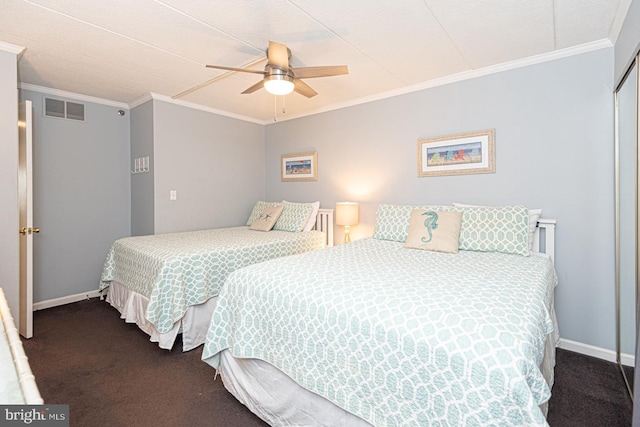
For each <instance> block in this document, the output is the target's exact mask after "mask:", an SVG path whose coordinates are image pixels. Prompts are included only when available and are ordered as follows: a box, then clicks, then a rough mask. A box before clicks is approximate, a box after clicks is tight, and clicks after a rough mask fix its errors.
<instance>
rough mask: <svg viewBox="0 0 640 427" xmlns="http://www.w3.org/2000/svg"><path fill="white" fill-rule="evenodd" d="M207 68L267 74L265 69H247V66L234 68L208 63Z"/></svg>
mask: <svg viewBox="0 0 640 427" xmlns="http://www.w3.org/2000/svg"><path fill="white" fill-rule="evenodd" d="M206 67H207V68H217V69H219V70H228V71H239V72H241V73H254V74H262V75H263V76H264V75H265V72H264V71H259V70H247V69H246V68H234V67H223V66H221V65H207V66H206Z"/></svg>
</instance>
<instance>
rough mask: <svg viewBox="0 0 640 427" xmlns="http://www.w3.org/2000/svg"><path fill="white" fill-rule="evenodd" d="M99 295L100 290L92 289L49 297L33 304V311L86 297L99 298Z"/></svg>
mask: <svg viewBox="0 0 640 427" xmlns="http://www.w3.org/2000/svg"><path fill="white" fill-rule="evenodd" d="M99 296H100V291H98V290H95V291H90V292H83V293H81V294H75V295H68V296H66V297H60V298H54V299H49V300H46V301H40V302H36V303H34V304H33V311H36V310H44V309H45V308H51V307H57V306H59V305H65V304H69V303H72V302H78V301H82V300H84V299H89V298H98V297H99Z"/></svg>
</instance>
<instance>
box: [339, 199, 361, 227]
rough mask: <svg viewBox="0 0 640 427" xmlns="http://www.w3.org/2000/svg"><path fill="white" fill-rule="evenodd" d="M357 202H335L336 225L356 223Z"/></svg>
mask: <svg viewBox="0 0 640 427" xmlns="http://www.w3.org/2000/svg"><path fill="white" fill-rule="evenodd" d="M357 224H358V204H357V203H355V202H338V203H336V225H346V226H351V225H357Z"/></svg>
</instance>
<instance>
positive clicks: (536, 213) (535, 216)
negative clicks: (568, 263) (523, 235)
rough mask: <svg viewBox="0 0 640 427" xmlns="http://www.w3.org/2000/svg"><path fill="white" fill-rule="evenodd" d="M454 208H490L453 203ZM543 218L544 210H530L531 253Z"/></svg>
mask: <svg viewBox="0 0 640 427" xmlns="http://www.w3.org/2000/svg"><path fill="white" fill-rule="evenodd" d="M453 206H456V207H460V208H486V207H488V206H481V205H466V204H464V203H453ZM541 216H542V209H529V251H531V250H533V235H534V234H535V232H536V228H537V227H538V220H539V219H540V217H541Z"/></svg>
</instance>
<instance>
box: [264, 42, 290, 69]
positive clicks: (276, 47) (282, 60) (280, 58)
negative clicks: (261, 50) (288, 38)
mask: <svg viewBox="0 0 640 427" xmlns="http://www.w3.org/2000/svg"><path fill="white" fill-rule="evenodd" d="M267 58H268V59H269V64H270V65H271V66H272V67H276V68H280V69H281V70H284V71H288V70H289V49H288V48H287V46H285V45H283V44H282V43H276V42H272V41H269V49H267Z"/></svg>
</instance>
